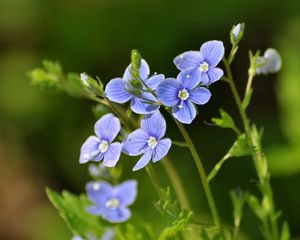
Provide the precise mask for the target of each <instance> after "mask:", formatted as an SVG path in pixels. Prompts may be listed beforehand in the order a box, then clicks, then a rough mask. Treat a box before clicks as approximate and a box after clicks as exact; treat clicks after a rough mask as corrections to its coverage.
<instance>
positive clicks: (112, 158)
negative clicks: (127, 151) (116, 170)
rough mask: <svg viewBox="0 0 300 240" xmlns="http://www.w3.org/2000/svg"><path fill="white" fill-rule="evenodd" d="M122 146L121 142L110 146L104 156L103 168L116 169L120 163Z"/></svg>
mask: <svg viewBox="0 0 300 240" xmlns="http://www.w3.org/2000/svg"><path fill="white" fill-rule="evenodd" d="M121 150H122V145H121V143H119V142H115V143H112V144H110V145H109V146H108V149H107V151H106V152H105V154H104V160H103V164H102V165H103V166H105V167H114V166H116V164H117V162H118V161H119V158H120V155H121Z"/></svg>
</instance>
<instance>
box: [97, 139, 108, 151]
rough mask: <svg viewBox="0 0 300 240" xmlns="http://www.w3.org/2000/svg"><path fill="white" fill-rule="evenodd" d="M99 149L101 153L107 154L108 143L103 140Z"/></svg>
mask: <svg viewBox="0 0 300 240" xmlns="http://www.w3.org/2000/svg"><path fill="white" fill-rule="evenodd" d="M98 149H99V150H100V152H101V153H105V152H106V151H107V149H108V142H107V141H105V140H102V141H101V142H100V144H99V147H98Z"/></svg>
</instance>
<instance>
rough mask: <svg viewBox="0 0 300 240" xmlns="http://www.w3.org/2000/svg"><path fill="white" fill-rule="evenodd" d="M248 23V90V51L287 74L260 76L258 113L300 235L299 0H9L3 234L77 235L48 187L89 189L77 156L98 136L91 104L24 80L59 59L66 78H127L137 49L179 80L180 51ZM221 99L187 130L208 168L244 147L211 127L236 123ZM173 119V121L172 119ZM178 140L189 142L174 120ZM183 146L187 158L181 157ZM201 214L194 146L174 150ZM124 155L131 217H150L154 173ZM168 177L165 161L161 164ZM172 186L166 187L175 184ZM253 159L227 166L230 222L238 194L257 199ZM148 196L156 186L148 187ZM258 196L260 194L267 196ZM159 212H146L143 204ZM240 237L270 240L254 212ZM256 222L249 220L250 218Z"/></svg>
mask: <svg viewBox="0 0 300 240" xmlns="http://www.w3.org/2000/svg"><path fill="white" fill-rule="evenodd" d="M238 22H245V23H246V33H245V36H244V39H243V41H242V42H241V46H240V51H239V53H238V55H237V59H236V61H235V62H234V64H233V71H234V75H235V77H236V81H237V84H238V87H239V89H240V90H241V91H243V89H244V87H245V84H246V77H247V68H248V64H249V62H248V50H249V49H252V50H257V49H260V50H262V51H264V50H265V49H266V48H268V47H274V48H276V49H278V50H279V52H280V53H281V54H282V58H283V69H282V71H281V72H280V74H279V75H276V76H274V75H272V76H268V77H264V76H263V77H257V79H255V82H254V84H255V90H254V96H253V102H252V105H251V106H250V108H249V111H248V112H249V114H250V116H251V118H252V120H253V121H254V122H256V123H257V124H258V126H263V127H264V145H265V147H266V152H267V154H268V156H269V164H270V169H271V174H272V185H273V187H274V191H275V199H276V204H277V207H278V208H279V209H281V210H282V216H283V218H285V219H288V221H289V223H290V227H291V232H292V235H293V236H294V237H297V236H298V237H299V236H300V223H299V218H300V200H299V198H300V191H299V188H300V187H299V186H300V107H299V106H300V67H299V66H300V3H297V1H295V0H286V1H284V2H283V1H261V0H252V1H250V0H247V1H240V0H231V1H217V0H216V1H200V0H198V1H196V0H190V1H179V0H165V1H159V0H152V1H147V0H146V1H138V0H130V1H129V0H52V1H50V0H0V196H1V197H0V209H1V214H0V239H6V240H10V239H34V240H35V239H36V240H38V239H43V240H48V239H49V240H50V239H62V240H63V239H69V238H70V237H71V234H70V232H69V231H68V230H67V228H66V226H65V225H64V223H63V222H62V220H61V219H60V218H59V216H58V214H57V212H56V210H55V209H54V208H53V207H52V206H51V205H50V203H49V201H48V200H47V198H46V196H45V191H44V188H45V186H50V187H52V188H54V189H57V190H61V189H68V190H70V191H72V192H74V193H80V192H83V191H84V185H85V183H86V181H88V180H89V179H90V178H89V176H88V173H87V166H86V165H84V166H80V165H79V163H78V156H79V149H80V146H81V144H82V143H83V141H84V140H85V139H86V137H87V136H89V135H90V134H92V129H93V124H94V122H95V117H94V116H93V114H92V113H91V108H92V106H93V103H92V102H90V101H88V100H83V99H74V98H71V97H68V96H66V95H64V94H62V93H58V92H51V91H42V90H40V89H39V88H37V87H33V86H31V84H30V81H29V79H28V78H27V77H26V73H27V72H28V71H29V70H31V69H33V68H35V67H38V66H40V64H41V61H42V60H43V59H51V60H58V61H60V63H61V64H62V66H63V67H64V69H65V71H73V72H82V71H85V72H87V73H89V74H91V75H92V76H99V77H101V79H102V80H103V81H105V82H107V81H108V80H109V79H111V78H113V77H117V76H121V75H122V74H123V71H124V69H125V67H126V66H127V65H128V63H129V54H130V51H131V49H133V48H137V49H139V50H140V51H141V52H142V55H143V57H144V58H145V59H146V60H147V62H148V63H149V65H150V68H151V72H152V73H153V72H158V73H164V74H165V75H166V76H175V75H177V72H178V71H177V70H176V68H175V67H174V65H173V63H172V60H173V58H174V56H176V55H178V54H179V53H181V52H183V51H186V50H191V49H195V50H196V49H199V47H200V45H201V44H202V43H203V42H204V41H207V40H211V39H218V40H222V41H224V44H225V45H226V46H227V49H228V48H229V37H228V36H229V30H230V29H231V27H232V25H233V24H236V23H238ZM211 90H212V92H213V97H212V99H211V101H210V102H209V104H207V105H205V106H202V107H200V108H199V116H198V117H197V119H196V121H195V122H194V124H193V125H192V126H188V127H187V129H188V131H189V132H190V133H191V135H192V137H193V139H195V143H196V145H197V147H198V149H199V153H200V156H202V158H203V159H204V161H205V167H206V169H211V168H212V167H213V165H214V164H215V163H216V162H217V161H218V160H219V159H220V158H221V157H222V156H223V154H224V153H225V152H226V150H227V149H228V148H229V147H230V145H231V143H232V141H233V140H234V134H233V133H231V132H230V131H229V130H224V129H219V128H216V127H212V126H209V125H206V124H205V123H204V122H210V119H211V118H212V117H215V116H218V108H219V107H222V108H223V109H225V110H226V111H228V112H230V113H231V115H233V116H235V117H237V118H238V113H237V110H236V108H235V105H234V102H233V100H232V99H231V97H229V88H228V86H227V85H226V84H225V83H223V82H218V83H216V84H214V85H213V86H211ZM168 120H169V121H170V119H168ZM168 134H169V136H173V137H174V138H175V139H176V138H177V139H179V134H178V133H177V130H176V128H175V126H174V124H173V123H171V122H170V124H169V126H168ZM178 150H180V152H179V151H178ZM170 154H171V156H173V159H174V164H175V165H176V166H177V167H178V169H180V175H181V177H182V179H183V181H184V185H185V186H186V190H187V192H188V195H189V196H190V198H191V200H192V205H193V208H194V209H195V210H196V211H197V215H199V217H200V218H202V219H203V220H204V221H209V220H207V218H208V217H207V216H209V210H208V208H207V205H206V200H205V198H204V196H203V193H202V192H201V186H200V184H199V178H198V176H197V172H196V170H195V166H194V164H193V162H192V159H191V158H190V155H189V154H188V152H187V150H185V149H176V148H173V149H172V150H171V152H170ZM133 164H134V162H133V161H130V160H128V161H127V160H124V162H123V164H122V165H123V167H124V168H125V172H126V175H125V176H124V178H138V179H139V180H140V195H139V199H138V201H137V204H136V205H135V206H134V208H133V210H134V211H135V214H138V215H141V216H142V212H141V211H139V210H141V209H143V213H145V214H148V215H149V216H148V215H147V216H145V218H149V219H151V218H153V217H155V216H153V215H151V213H152V212H153V209H152V208H151V201H149V199H153V200H155V199H156V196H155V194H154V191H153V189H152V186H151V185H150V183H149V179H148V178H147V177H146V176H145V172H144V171H139V172H137V173H133V172H131V171H130V169H131V168H132V166H133ZM155 168H156V169H157V171H158V172H159V173H160V174H161V178H162V180H165V177H164V176H163V174H164V172H163V171H162V167H161V164H160V163H158V164H156V165H155ZM165 184H167V182H166V183H165ZM255 184H256V176H255V172H254V169H253V164H252V162H251V160H250V158H236V159H231V160H230V161H228V162H227V163H226V164H225V166H224V168H223V170H222V172H221V174H219V175H218V177H217V178H216V180H214V182H213V184H212V187H213V191H214V195H215V197H216V201H217V205H218V206H219V209H220V211H221V215H222V217H223V218H224V221H225V222H228V223H230V222H231V221H232V218H231V204H230V201H229V195H228V192H229V191H230V190H231V189H234V188H237V187H240V188H241V189H250V190H252V191H253V192H257V189H256V185H255ZM143 189H149V191H148V190H147V191H143ZM257 193H258V192H257ZM145 205H146V206H147V207H149V208H148V210H145V208H144V206H145ZM244 218H245V221H243V223H242V230H243V231H244V233H245V234H246V235H247V236H248V237H249V238H251V239H260V237H259V236H260V235H259V234H260V232H259V229H258V228H257V224H258V222H257V220H256V219H255V217H254V216H253V214H252V213H251V212H250V210H249V209H246V212H245V217H244ZM246 219H247V220H246Z"/></svg>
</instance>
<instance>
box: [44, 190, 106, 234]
mask: <svg viewBox="0 0 300 240" xmlns="http://www.w3.org/2000/svg"><path fill="white" fill-rule="evenodd" d="M46 192H47V195H48V198H49V199H50V201H51V202H52V204H53V205H54V206H55V208H56V209H57V210H58V211H59V213H60V215H61V217H62V218H63V219H64V220H65V222H66V224H67V226H68V227H69V229H70V230H71V231H72V233H73V234H74V235H79V236H81V237H85V236H88V235H90V234H94V235H95V236H101V235H102V234H103V233H104V231H105V227H104V225H103V224H101V222H100V219H99V218H98V217H96V216H94V215H91V214H89V213H88V212H86V211H85V208H86V207H88V206H90V205H91V204H90V203H89V201H88V199H87V198H86V196H84V195H81V196H80V197H78V196H75V195H73V194H71V193H69V192H67V191H63V192H62V195H60V194H58V193H57V192H55V191H52V190H51V189H49V188H47V189H46Z"/></svg>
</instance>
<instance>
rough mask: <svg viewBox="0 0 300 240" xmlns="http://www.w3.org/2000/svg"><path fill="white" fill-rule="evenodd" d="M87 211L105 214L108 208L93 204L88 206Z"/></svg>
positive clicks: (94, 213) (99, 214) (98, 214)
mask: <svg viewBox="0 0 300 240" xmlns="http://www.w3.org/2000/svg"><path fill="white" fill-rule="evenodd" d="M86 211H87V212H88V213H90V214H93V215H97V216H102V214H104V213H105V212H106V208H104V207H98V206H91V207H87V208H86Z"/></svg>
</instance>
